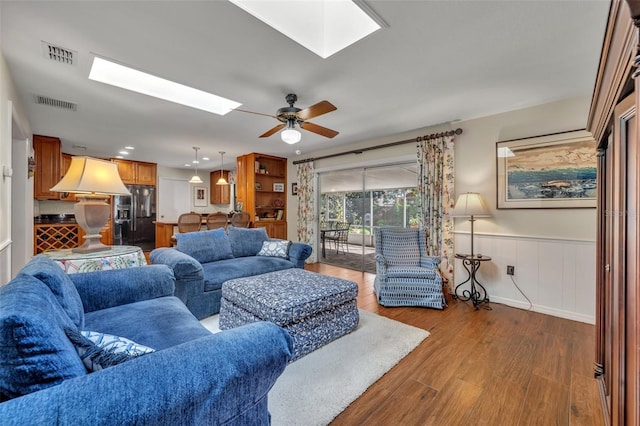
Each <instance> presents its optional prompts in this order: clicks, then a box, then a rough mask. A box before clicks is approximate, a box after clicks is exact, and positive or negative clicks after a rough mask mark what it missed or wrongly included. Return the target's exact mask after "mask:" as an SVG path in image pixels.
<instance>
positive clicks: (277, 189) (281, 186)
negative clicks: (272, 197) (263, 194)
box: [273, 183, 284, 192]
mask: <svg viewBox="0 0 640 426" xmlns="http://www.w3.org/2000/svg"><path fill="white" fill-rule="evenodd" d="M273 192H284V183H274V184H273Z"/></svg>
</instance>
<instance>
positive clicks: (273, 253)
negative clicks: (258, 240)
mask: <svg viewBox="0 0 640 426" xmlns="http://www.w3.org/2000/svg"><path fill="white" fill-rule="evenodd" d="M290 245H291V241H286V240H271V241H265V242H264V243H262V248H261V249H260V251H259V252H258V254H257V255H258V256H270V257H283V258H285V259H288V258H289V246H290Z"/></svg>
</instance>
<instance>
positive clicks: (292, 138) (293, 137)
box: [280, 129, 302, 145]
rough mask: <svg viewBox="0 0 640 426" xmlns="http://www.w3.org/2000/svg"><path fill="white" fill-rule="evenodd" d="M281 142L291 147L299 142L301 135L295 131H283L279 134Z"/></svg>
mask: <svg viewBox="0 0 640 426" xmlns="http://www.w3.org/2000/svg"><path fill="white" fill-rule="evenodd" d="M280 137H281V138H282V141H283V142H286V143H288V144H289V145H293V144H294V143H298V142H300V139H301V138H302V135H301V134H300V132H299V131H298V130H296V129H285V130H283V131H282V133H281V134H280Z"/></svg>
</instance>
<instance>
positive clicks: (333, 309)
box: [220, 268, 360, 361]
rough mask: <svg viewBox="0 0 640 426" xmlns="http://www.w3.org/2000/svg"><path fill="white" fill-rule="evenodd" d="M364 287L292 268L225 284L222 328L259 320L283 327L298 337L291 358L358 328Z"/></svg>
mask: <svg viewBox="0 0 640 426" xmlns="http://www.w3.org/2000/svg"><path fill="white" fill-rule="evenodd" d="M357 295H358V285H357V284H356V283H354V282H353V281H347V280H343V279H340V278H334V277H329V276H326V275H321V274H316V273H315V272H310V271H305V270H304V269H298V268H292V269H285V270H283V271H276V272H269V273H267V274H262V275H255V276H252V277H247V278H237V279H234V280H229V281H226V282H225V283H224V284H223V285H222V304H221V306H220V329H221V330H226V329H229V328H233V327H238V326H241V325H244V324H248V323H251V322H256V321H270V322H272V323H274V324H277V325H279V326H280V327H282V328H284V329H285V330H287V331H288V332H289V334H291V337H292V338H293V358H292V360H291V361H295V360H296V359H298V358H300V357H302V356H304V355H306V354H308V353H309V352H312V351H314V350H316V349H318V348H319V347H321V346H323V345H326V344H327V343H329V342H331V341H332V340H335V339H337V338H338V337H341V336H344V335H345V334H347V333H349V332H351V331H353V330H354V329H355V328H356V327H357V326H358V321H359V318H360V317H359V315H358V306H357V304H356V296H357Z"/></svg>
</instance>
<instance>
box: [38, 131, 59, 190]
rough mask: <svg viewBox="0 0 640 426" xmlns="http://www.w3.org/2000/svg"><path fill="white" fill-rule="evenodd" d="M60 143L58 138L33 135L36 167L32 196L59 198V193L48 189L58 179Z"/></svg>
mask: <svg viewBox="0 0 640 426" xmlns="http://www.w3.org/2000/svg"><path fill="white" fill-rule="evenodd" d="M61 150H62V145H61V143H60V139H59V138H54V137H51V136H41V135H33V151H34V153H35V160H36V169H35V173H34V176H33V177H34V180H33V198H35V199H36V200H59V199H60V194H59V193H57V192H52V191H50V190H49V189H50V188H52V187H53V186H54V185H55V184H57V183H58V182H59V181H60V163H61V161H62V158H61V153H62V152H61Z"/></svg>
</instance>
